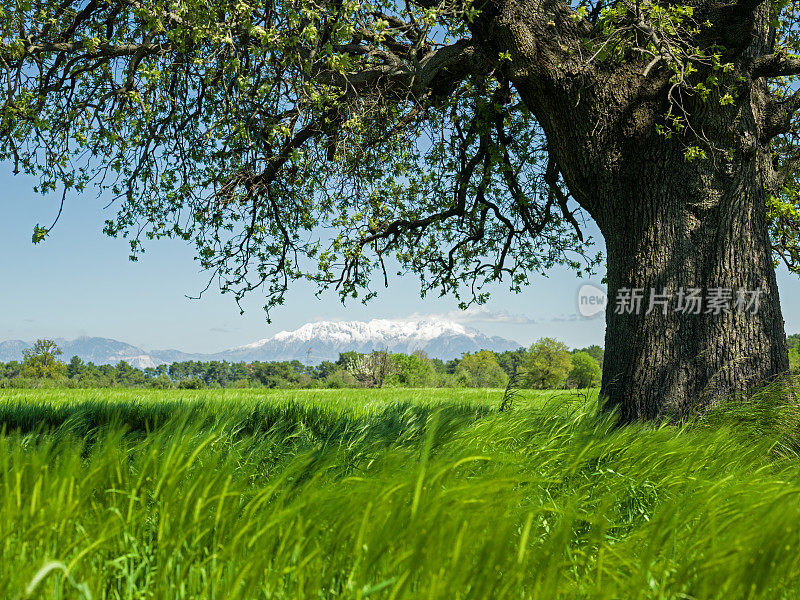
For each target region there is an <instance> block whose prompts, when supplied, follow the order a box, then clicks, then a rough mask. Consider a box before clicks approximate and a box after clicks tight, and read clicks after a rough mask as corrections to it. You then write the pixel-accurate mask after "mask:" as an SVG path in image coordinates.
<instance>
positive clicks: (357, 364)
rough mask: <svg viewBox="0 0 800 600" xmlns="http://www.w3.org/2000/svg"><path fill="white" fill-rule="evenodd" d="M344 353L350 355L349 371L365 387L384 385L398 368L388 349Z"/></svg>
mask: <svg viewBox="0 0 800 600" xmlns="http://www.w3.org/2000/svg"><path fill="white" fill-rule="evenodd" d="M344 354H346V355H347V356H348V366H347V372H348V373H350V375H352V376H353V378H354V379H355V380H356V381H357V382H358V383H360V384H361V385H363V386H364V387H370V388H372V387H377V388H381V387H383V384H384V383H385V382H386V380H387V379H388V378H389V377H391V376H392V375H394V374H395V373H396V372H397V369H398V365H397V363H396V362H395V361H393V360H392V355H391V354H390V353H389V351H388V350H375V351H373V352H372V353H370V354H357V353H352V354H350V353H344ZM344 354H343V355H340V357H341V356H344Z"/></svg>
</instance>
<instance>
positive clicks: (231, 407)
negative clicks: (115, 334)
mask: <svg viewBox="0 0 800 600" xmlns="http://www.w3.org/2000/svg"><path fill="white" fill-rule="evenodd" d="M526 396H527V397H526V398H523V399H521V400H519V401H518V402H517V403H516V405H515V408H514V409H513V410H512V411H510V412H504V413H498V412H497V411H496V408H497V406H498V405H499V403H500V400H501V398H502V391H500V390H489V391H487V390H377V391H364V390H361V391H358V390H342V391H320V390H314V391H279V392H271V393H265V392H263V391H257V390H243V391H199V392H186V391H184V392H180V391H169V392H157V391H143V390H127V391H126V390H119V391H118V390H85V391H80V390H76V391H68V390H23V391H3V392H2V393H0V423H2V424H3V427H4V430H5V435H2V436H0V461H2V465H1V466H0V556H2V563H0V597H2V598H9V599H13V598H23V597H25V595H26V590H27V589H29V588H33V589H32V590H31V594H30V597H33V598H86V597H89V596H91V597H92V598H131V599H133V598H159V599H160V598H164V599H177V598H197V599H225V600H227V599H235V598H241V599H251V598H253V599H254V598H292V599H295V598H314V599H318V598H354V599H356V598H386V599H390V598H413V599H417V598H420V599H421V598H442V599H455V598H487V599H488V598H492V599H495V598H497V599H501V598H509V599H512V598H513V599H516V598H542V599H551V598H569V599H572V598H676V599H677V598H698V599H699V598H702V599H705V598H725V599H728V598H765V599H776V598H786V599H790V598H792V599H794V598H797V597H798V596H800V459H798V457H797V449H798V448H800V443H798V442H799V441H800V431H799V430H798V423H800V419H799V418H798V413H797V411H796V410H795V409H794V408H793V407H785V406H783V405H781V404H780V403H779V402H777V401H776V400H775V398H776V395H775V394H765V395H764V397H763V398H762V399H761V401H760V402H754V403H753V404H751V405H748V406H746V407H740V408H736V409H726V410H720V411H716V412H714V413H712V414H711V415H709V416H708V417H707V418H706V419H704V420H703V421H701V422H697V423H695V424H693V425H692V426H690V427H683V428H680V429H677V428H674V427H666V426H665V427H659V428H655V427H644V426H636V427H627V428H614V427H613V426H612V425H611V423H610V422H609V420H607V419H605V420H604V419H600V418H598V416H597V414H596V403H595V401H594V399H592V398H589V399H588V400H587V399H586V398H581V397H577V396H575V395H572V394H570V393H556V394H554V393H546V394H545V393H527V394H526ZM43 567H44V569H43ZM37 574H38V575H37ZM32 584H34V585H32Z"/></svg>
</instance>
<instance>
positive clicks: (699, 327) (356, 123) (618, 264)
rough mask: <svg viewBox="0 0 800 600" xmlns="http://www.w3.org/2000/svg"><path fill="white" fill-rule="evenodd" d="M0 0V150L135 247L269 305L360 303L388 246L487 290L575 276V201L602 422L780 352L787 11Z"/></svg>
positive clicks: (790, 8) (793, 40)
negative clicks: (108, 205) (175, 252)
mask: <svg viewBox="0 0 800 600" xmlns="http://www.w3.org/2000/svg"><path fill="white" fill-rule="evenodd" d="M0 6H2V9H3V15H4V16H3V20H2V22H0V32H1V34H0V158H5V159H7V160H9V161H10V163H11V164H12V165H13V169H14V171H15V172H18V171H25V172H28V173H32V174H35V175H37V176H38V177H39V179H40V181H39V184H38V186H37V189H39V190H40V191H42V192H49V191H51V190H54V189H57V188H59V187H60V188H61V189H62V190H63V193H64V196H63V197H66V194H67V191H68V190H77V191H79V192H80V191H83V190H84V189H85V188H86V186H88V185H90V184H92V183H96V184H97V185H99V186H100V189H101V190H107V191H108V192H109V193H110V194H111V195H112V197H113V198H115V199H116V201H117V203H118V213H117V216H116V217H115V218H113V219H110V220H109V221H108V222H107V224H106V228H105V231H106V232H107V233H109V234H110V235H122V236H127V237H128V239H129V242H130V245H131V250H132V257H133V258H135V257H136V256H138V253H139V252H141V251H142V247H143V243H144V242H145V241H147V240H149V239H154V238H161V237H169V236H171V237H177V238H181V239H184V240H187V241H191V242H192V243H194V244H195V246H196V249H197V256H198V258H199V260H200V263H201V265H202V266H203V267H204V268H206V269H208V271H209V275H210V279H211V281H218V282H219V285H220V288H221V289H222V291H223V292H231V293H233V294H234V297H235V298H236V299H237V301H238V300H239V299H241V297H242V296H243V295H244V294H246V293H247V292H249V291H252V290H255V289H263V290H264V291H265V294H266V306H267V307H268V308H269V307H273V306H276V305H278V304H280V303H281V302H282V301H283V299H284V296H285V292H286V290H287V288H288V286H289V284H290V283H291V282H292V281H295V280H297V279H308V280H311V281H313V282H316V283H317V284H318V285H319V286H320V287H321V288H326V287H329V286H334V287H335V288H336V289H337V290H338V292H339V293H340V294H341V296H342V298H348V297H353V296H357V295H359V294H360V293H364V294H365V297H366V298H370V297H372V295H374V290H372V289H371V288H370V284H371V282H372V281H373V279H374V276H375V275H378V276H382V277H381V278H382V280H383V281H388V278H387V276H386V273H387V271H388V269H389V268H392V265H391V263H390V264H388V265H387V262H386V260H385V259H387V258H389V257H394V258H396V259H397V260H399V262H400V267H401V268H404V269H406V270H410V271H413V272H415V273H418V274H420V277H421V282H422V283H421V285H422V292H423V293H426V292H429V291H432V290H438V291H440V292H442V293H454V294H456V295H457V296H458V297H459V298H461V299H462V302H464V303H469V302H473V301H474V302H484V301H486V298H487V296H486V293H487V289H488V288H486V287H484V286H485V285H486V284H490V283H492V282H496V281H501V280H504V281H506V282H508V283H509V285H510V286H511V288H512V289H513V290H517V291H518V290H520V289H521V287H522V286H523V285H525V284H526V282H527V281H528V274H529V273H533V272H544V271H546V270H547V269H548V268H550V267H551V266H552V265H554V264H558V263H561V264H567V265H569V266H571V267H574V268H575V270H576V271H579V272H582V273H585V272H592V271H593V270H594V268H595V267H596V266H597V264H598V263H599V260H600V256H599V254H597V253H595V252H594V251H593V249H592V246H591V240H590V239H589V238H588V237H586V235H585V233H584V224H585V221H586V219H587V218H592V219H594V221H595V222H596V223H597V225H598V226H599V228H600V231H601V232H602V234H603V236H604V238H605V243H606V272H607V282H608V292H609V297H610V299H611V301H610V302H609V304H608V307H607V310H606V323H607V329H606V343H605V348H606V349H607V351H608V357H607V358H606V360H605V361H604V365H603V384H602V393H603V395H604V396H605V397H606V399H607V400H606V406H607V407H608V408H609V409H618V410H619V415H620V418H621V419H622V420H623V421H630V420H635V419H652V418H661V417H664V416H665V415H667V414H675V413H681V412H683V411H687V410H691V409H693V408H694V407H696V406H698V405H703V404H706V403H713V402H714V401H716V400H719V399H721V398H727V397H730V396H731V395H732V394H737V393H740V392H742V391H744V390H746V389H748V388H750V387H752V386H754V385H757V384H760V383H762V382H766V381H770V380H773V379H775V378H776V377H779V376H780V375H781V374H783V373H785V372H786V370H787V368H788V353H787V346H786V339H785V335H784V331H783V320H782V317H781V311H780V304H779V298H778V290H777V286H776V280H775V272H774V262H773V261H778V260H782V261H783V262H785V263H786V264H787V265H788V267H789V268H790V269H791V270H793V271H795V272H798V271H800V193H799V191H798V190H799V189H800V175H799V173H798V165H799V164H800V152H799V151H798V150H799V149H798V139H800V137H798V136H797V135H796V134H797V133H798V132H799V131H800V119H799V118H798V116H797V115H798V111H800V92H798V91H797V81H798V75H800V57H798V56H797V54H796V53H797V51H798V49H800V24H798V23H799V22H800V19H798V15H800V7H799V6H798V4H797V3H796V2H789V1H787V0H683V1H678V2H676V1H674V0H641V1H636V2H634V1H633V0H546V1H545V0H529V1H523V0H487V1H485V2H484V1H482V0H481V1H480V2H473V1H472V0H451V1H447V2H445V1H443V0H442V1H441V2H438V1H436V0H410V1H409V2H396V1H394V0H378V1H377V2H370V3H358V2H351V1H350V0H346V1H344V2H327V1H326V0H321V2H316V3H310V2H305V1H304V0H283V1H280V2H276V1H275V0H245V1H243V2H238V3H236V4H232V3H229V2H223V1H222V0H209V1H208V2H203V3H199V2H194V1H193V0H178V1H176V2H172V3H143V2H138V1H128V0H109V1H108V2H89V3H84V2H78V1H77V0H64V1H62V0H42V1H41V2H36V3H26V2H12V1H11V0H4V1H3V2H2V5H0ZM63 197H62V198H63ZM56 220H57V219H56ZM51 229H52V227H43V226H39V225H37V226H36V228H35V229H34V232H33V241H34V242H39V241H41V240H42V239H43V238H44V237H46V236H47V235H48V233H49V231H50V230H51ZM330 230H333V231H334V234H333V235H332V236H331V238H330V239H321V238H320V236H319V232H321V231H330ZM307 265H314V266H313V267H308V268H307ZM626 295H627V296H626ZM626 297H627V298H628V299H630V301H631V302H630V303H629V304H628V303H627V302H626V301H625V298H626ZM619 298H622V300H623V302H622V304H621V305H618V303H617V299H619ZM697 298H700V299H701V302H702V304H701V305H700V306H699V308H697V307H698V305H697V303H696V299H697ZM756 299H757V301H758V302H757V304H756ZM654 300H655V301H656V302H653V301H654ZM620 308H621V310H618V309H620ZM662 308H663V310H662ZM695 308H697V310H695ZM634 309H636V310H634ZM645 313H646V314H645Z"/></svg>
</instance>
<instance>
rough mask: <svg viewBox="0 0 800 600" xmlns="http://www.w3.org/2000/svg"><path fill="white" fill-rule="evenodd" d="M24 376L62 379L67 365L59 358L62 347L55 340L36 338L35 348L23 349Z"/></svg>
mask: <svg viewBox="0 0 800 600" xmlns="http://www.w3.org/2000/svg"><path fill="white" fill-rule="evenodd" d="M22 356H23V361H22V376H23V377H30V378H32V379H61V378H63V377H64V375H65V374H66V372H67V365H65V364H64V363H63V362H60V361H59V360H58V357H59V356H61V348H59V347H58V344H56V343H55V342H54V341H53V340H36V342H35V343H34V344H33V348H28V349H26V350H23V351H22Z"/></svg>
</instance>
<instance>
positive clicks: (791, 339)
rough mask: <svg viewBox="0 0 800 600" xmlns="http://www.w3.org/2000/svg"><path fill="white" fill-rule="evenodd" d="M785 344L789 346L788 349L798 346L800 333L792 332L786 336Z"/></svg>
mask: <svg viewBox="0 0 800 600" xmlns="http://www.w3.org/2000/svg"><path fill="white" fill-rule="evenodd" d="M786 344H787V345H788V346H789V349H790V350H791V349H792V348H800V333H793V334H792V335H790V336H787V337H786Z"/></svg>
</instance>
